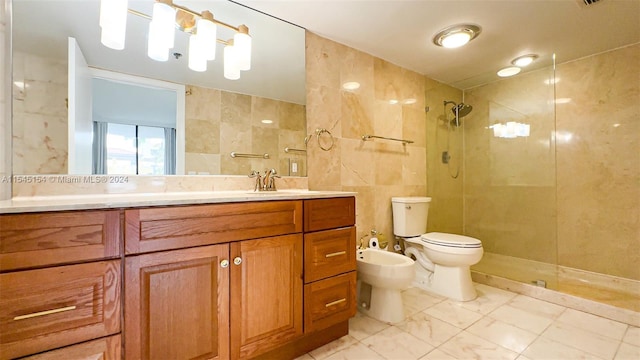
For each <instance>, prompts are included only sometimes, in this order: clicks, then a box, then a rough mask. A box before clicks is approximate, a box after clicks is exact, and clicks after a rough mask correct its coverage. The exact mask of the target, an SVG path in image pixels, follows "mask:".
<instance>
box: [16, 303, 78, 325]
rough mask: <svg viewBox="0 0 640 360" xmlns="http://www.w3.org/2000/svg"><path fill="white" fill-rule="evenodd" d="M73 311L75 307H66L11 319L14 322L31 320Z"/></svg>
mask: <svg viewBox="0 0 640 360" xmlns="http://www.w3.org/2000/svg"><path fill="white" fill-rule="evenodd" d="M75 309H76V307H75V305H74V306H67V307H62V308H59V309H52V310H46V311H40V312H35V313H31V314H27V315H20V316H16V317H14V318H13V320H14V321H16V320H24V319H31V318H34V317H38V316H45V315H51V314H57V313H61V312H65V311H70V310H75Z"/></svg>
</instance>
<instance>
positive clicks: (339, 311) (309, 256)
mask: <svg viewBox="0 0 640 360" xmlns="http://www.w3.org/2000/svg"><path fill="white" fill-rule="evenodd" d="M304 209H305V221H306V222H305V226H304V227H305V235H304V252H305V274H304V282H305V285H304V306H305V309H304V314H305V320H304V326H305V333H312V332H314V331H318V330H322V329H325V328H328V327H330V326H332V325H336V324H338V323H340V322H342V321H347V320H349V318H351V317H353V316H355V314H356V291H355V290H356V254H355V251H356V228H355V198H353V197H344V198H331V199H313V200H305V203H304Z"/></svg>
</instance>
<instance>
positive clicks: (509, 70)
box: [498, 66, 521, 77]
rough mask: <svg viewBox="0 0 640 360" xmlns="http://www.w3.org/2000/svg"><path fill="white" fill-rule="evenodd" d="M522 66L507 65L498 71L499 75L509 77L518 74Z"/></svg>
mask: <svg viewBox="0 0 640 360" xmlns="http://www.w3.org/2000/svg"><path fill="white" fill-rule="evenodd" d="M520 70H521V69H520V68H519V67H517V66H509V67H506V68H504V69H501V70H500V71H498V76H500V77H509V76H513V75H516V74H517V73H519V72H520Z"/></svg>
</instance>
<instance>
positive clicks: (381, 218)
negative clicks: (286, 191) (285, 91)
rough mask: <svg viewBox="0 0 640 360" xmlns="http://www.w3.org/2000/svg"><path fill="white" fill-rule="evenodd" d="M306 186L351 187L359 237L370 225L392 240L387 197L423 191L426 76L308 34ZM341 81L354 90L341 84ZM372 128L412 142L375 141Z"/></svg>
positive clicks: (389, 205) (331, 188)
mask: <svg viewBox="0 0 640 360" xmlns="http://www.w3.org/2000/svg"><path fill="white" fill-rule="evenodd" d="M306 68H307V79H306V84H307V132H308V133H309V134H315V131H316V129H327V130H328V131H329V132H331V134H332V136H333V139H334V140H333V141H334V145H333V147H332V148H331V149H330V150H328V151H324V150H322V149H321V146H322V147H325V148H327V147H329V145H330V143H331V140H330V137H329V136H328V134H326V133H322V134H321V136H320V137H316V136H315V135H314V136H313V137H312V138H311V139H310V141H309V145H308V147H307V149H308V176H309V188H310V189H313V190H338V191H340V190H342V191H355V192H357V193H358V195H357V209H356V225H357V229H358V234H357V236H358V237H361V236H363V235H365V234H368V232H369V231H370V230H371V229H372V228H375V229H376V230H378V231H380V232H382V233H383V234H385V235H386V237H387V239H389V240H391V239H392V234H393V228H392V222H391V219H392V215H391V197H393V196H425V195H426V194H427V172H426V162H427V160H426V154H427V152H426V147H427V136H426V116H427V115H426V114H425V111H424V108H425V96H424V94H425V80H424V77H423V76H422V75H420V74H418V73H415V72H412V71H409V70H406V69H403V68H401V67H399V66H396V65H394V64H391V63H389V62H386V61H384V60H381V59H378V58H376V57H374V56H371V55H368V54H365V53H363V52H360V51H358V50H355V49H352V48H349V47H347V46H344V45H342V44H339V43H336V42H333V41H330V40H327V39H325V38H322V37H320V36H318V35H315V34H312V33H310V32H307V36H306ZM348 82H357V83H359V84H360V86H359V88H357V89H354V90H346V89H344V88H343V87H342V85H343V84H345V83H348ZM366 134H371V135H378V136H385V137H393V138H406V139H409V140H413V141H414V143H413V144H408V145H402V144H401V143H400V142H394V141H385V140H375V141H363V140H362V139H361V137H362V135H366Z"/></svg>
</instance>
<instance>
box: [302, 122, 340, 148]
mask: <svg viewBox="0 0 640 360" xmlns="http://www.w3.org/2000/svg"><path fill="white" fill-rule="evenodd" d="M315 134H316V141H317V142H318V146H319V147H320V149H322V150H324V151H329V150H331V149H332V148H333V145H334V144H335V139H334V138H333V135H331V131H329V130H327V129H324V128H317V129H316V131H315ZM322 134H327V135H328V136H329V139H330V140H331V144H329V146H323V145H322V142H321V141H320V136H321V135H322ZM312 136H313V134H310V135H307V137H305V138H304V144H305V145H307V143H308V142H309V140H311V137H312Z"/></svg>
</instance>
